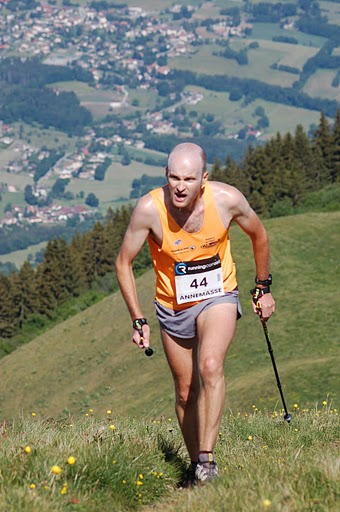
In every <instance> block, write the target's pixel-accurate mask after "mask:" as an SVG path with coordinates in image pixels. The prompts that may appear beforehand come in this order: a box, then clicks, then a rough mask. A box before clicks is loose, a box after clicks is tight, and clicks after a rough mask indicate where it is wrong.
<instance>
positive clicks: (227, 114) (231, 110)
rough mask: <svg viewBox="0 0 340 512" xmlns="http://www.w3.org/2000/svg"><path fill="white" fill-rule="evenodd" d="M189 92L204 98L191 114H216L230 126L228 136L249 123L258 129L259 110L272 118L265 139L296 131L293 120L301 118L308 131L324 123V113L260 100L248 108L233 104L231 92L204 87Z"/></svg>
mask: <svg viewBox="0 0 340 512" xmlns="http://www.w3.org/2000/svg"><path fill="white" fill-rule="evenodd" d="M186 89H187V90H188V89H189V90H197V91H200V92H201V93H202V94H203V96H204V98H203V100H202V101H200V102H199V103H197V104H196V105H195V106H193V107H191V106H190V105H189V106H187V111H188V112H190V111H191V110H195V111H196V112H198V113H205V114H208V113H210V114H214V115H215V116H216V118H217V119H221V120H222V122H223V124H224V126H225V127H226V133H227V134H228V133H231V132H233V133H237V132H238V131H239V130H240V129H241V128H244V126H245V125H246V124H253V125H255V126H256V123H257V120H258V117H257V116H255V115H254V112H255V110H256V108H257V107H263V108H264V109H265V113H266V116H267V117H268V119H269V127H268V128H266V129H265V130H264V135H263V137H264V138H267V139H269V138H270V137H273V136H274V135H275V134H276V133H277V132H280V133H287V132H289V131H291V132H292V133H293V132H294V130H295V126H294V127H293V126H292V119H294V118H295V116H296V118H297V119H299V123H300V124H301V125H302V126H304V128H305V130H306V131H308V129H309V126H310V125H311V124H313V123H315V124H318V123H319V121H320V113H319V112H316V111H313V110H307V109H303V108H295V107H290V106H288V105H281V104H279V103H273V102H269V101H264V100H261V99H257V100H255V101H253V102H252V103H250V104H249V105H246V106H245V105H244V104H243V101H242V100H240V101H230V100H229V93H223V92H217V91H209V90H208V89H204V88H203V87H197V86H193V85H188V86H187V87H186Z"/></svg>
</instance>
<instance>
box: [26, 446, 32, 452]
mask: <svg viewBox="0 0 340 512" xmlns="http://www.w3.org/2000/svg"><path fill="white" fill-rule="evenodd" d="M24 451H25V452H26V453H31V451H32V449H31V447H30V446H25V448H24Z"/></svg>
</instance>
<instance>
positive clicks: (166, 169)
mask: <svg viewBox="0 0 340 512" xmlns="http://www.w3.org/2000/svg"><path fill="white" fill-rule="evenodd" d="M168 175H169V167H168V166H167V165H166V166H165V177H166V179H168Z"/></svg>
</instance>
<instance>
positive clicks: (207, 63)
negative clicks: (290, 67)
mask: <svg viewBox="0 0 340 512" xmlns="http://www.w3.org/2000/svg"><path fill="white" fill-rule="evenodd" d="M259 44H260V47H259V48H258V49H253V50H250V51H249V52H248V58H249V64H248V65H246V66H240V65H239V64H238V63H237V62H236V61H235V60H231V59H224V58H222V57H217V56H215V55H213V52H216V51H221V48H220V47H217V46H214V45H209V46H206V45H205V46H202V47H199V49H198V52H197V53H195V54H194V55H192V56H190V57H176V58H174V59H173V60H172V61H171V65H172V67H173V68H174V69H182V70H189V71H192V72H195V73H202V74H207V75H229V76H237V77H239V78H248V79H254V80H262V81H265V82H267V83H269V84H272V85H282V86H285V87H290V86H291V85H292V83H293V82H294V81H296V76H295V75H292V74H291V73H287V72H285V71H277V70H276V71H273V70H271V69H270V66H271V64H274V63H275V62H277V61H279V60H280V59H281V58H282V57H283V55H284V54H283V53H282V51H281V50H278V49H277V48H276V47H275V43H273V44H272V45H267V44H265V45H264V46H263V48H262V47H261V41H259ZM286 46H291V45H286ZM287 51H288V49H287ZM259 55H261V58H259Z"/></svg>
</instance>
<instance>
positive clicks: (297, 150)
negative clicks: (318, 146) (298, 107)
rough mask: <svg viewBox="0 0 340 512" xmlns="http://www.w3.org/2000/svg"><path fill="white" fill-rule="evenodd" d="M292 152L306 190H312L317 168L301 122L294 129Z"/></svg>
mask: <svg viewBox="0 0 340 512" xmlns="http://www.w3.org/2000/svg"><path fill="white" fill-rule="evenodd" d="M293 152H294V158H295V160H296V161H297V162H299V163H300V165H301V166H302V169H303V173H304V176H305V187H306V191H309V190H314V189H315V182H316V177H317V175H318V169H317V165H316V161H315V157H314V154H313V150H312V145H311V142H310V140H309V138H308V136H307V134H306V133H305V132H304V129H303V127H302V126H301V124H299V125H297V127H296V129H295V134H294V149H293Z"/></svg>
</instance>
